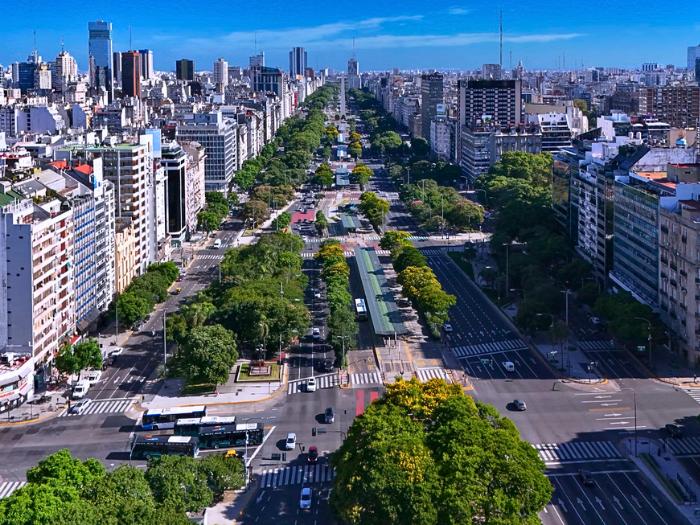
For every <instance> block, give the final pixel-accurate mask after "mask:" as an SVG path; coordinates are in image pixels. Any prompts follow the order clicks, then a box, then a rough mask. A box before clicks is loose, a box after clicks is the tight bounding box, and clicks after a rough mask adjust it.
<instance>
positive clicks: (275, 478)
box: [260, 463, 335, 488]
mask: <svg viewBox="0 0 700 525" xmlns="http://www.w3.org/2000/svg"><path fill="white" fill-rule="evenodd" d="M261 476H262V482H261V484H260V485H261V486H262V487H264V488H275V487H283V486H288V485H300V484H307V483H309V484H310V483H326V482H328V481H331V480H333V478H335V469H333V468H332V467H331V466H330V465H326V464H320V463H316V464H314V465H303V466H302V465H299V466H296V467H295V466H289V467H281V468H275V469H268V470H263V471H262V473H261Z"/></svg>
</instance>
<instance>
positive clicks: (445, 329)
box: [442, 323, 452, 334]
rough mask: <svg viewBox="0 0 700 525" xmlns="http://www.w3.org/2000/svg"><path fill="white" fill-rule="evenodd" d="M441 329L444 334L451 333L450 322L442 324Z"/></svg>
mask: <svg viewBox="0 0 700 525" xmlns="http://www.w3.org/2000/svg"><path fill="white" fill-rule="evenodd" d="M442 329H443V330H444V331H445V333H446V334H451V333H452V325H451V324H450V323H445V324H444V325H442Z"/></svg>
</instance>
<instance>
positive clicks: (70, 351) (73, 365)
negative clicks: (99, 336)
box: [56, 339, 102, 374]
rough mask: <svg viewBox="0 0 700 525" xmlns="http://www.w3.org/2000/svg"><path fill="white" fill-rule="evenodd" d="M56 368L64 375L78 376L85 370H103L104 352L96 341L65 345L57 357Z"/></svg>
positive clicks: (89, 340) (88, 340) (90, 340)
mask: <svg viewBox="0 0 700 525" xmlns="http://www.w3.org/2000/svg"><path fill="white" fill-rule="evenodd" d="M56 368H57V369H58V370H59V371H60V372H61V373H63V374H77V373H78V372H80V371H81V370H83V369H85V368H94V369H97V370H99V369H100V368H102V351H101V350H100V345H99V344H98V343H97V340H96V339H86V340H85V341H80V342H79V343H76V344H74V345H72V346H71V345H64V346H62V347H61V349H60V350H59V352H58V355H57V356H56Z"/></svg>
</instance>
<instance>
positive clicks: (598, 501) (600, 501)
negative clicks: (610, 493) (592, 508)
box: [595, 496, 605, 510]
mask: <svg viewBox="0 0 700 525" xmlns="http://www.w3.org/2000/svg"><path fill="white" fill-rule="evenodd" d="M595 501H596V503H598V505H600V509H601V510H605V505H603V500H602V499H600V498H599V497H598V496H596V497H595Z"/></svg>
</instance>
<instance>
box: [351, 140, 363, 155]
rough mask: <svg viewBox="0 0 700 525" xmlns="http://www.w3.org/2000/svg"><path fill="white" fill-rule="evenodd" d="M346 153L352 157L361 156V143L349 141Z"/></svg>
mask: <svg viewBox="0 0 700 525" xmlns="http://www.w3.org/2000/svg"><path fill="white" fill-rule="evenodd" d="M348 153H349V154H350V156H351V157H352V158H353V159H359V158H360V157H361V156H362V143H361V142H359V141H358V142H351V143H350V145H349V146H348Z"/></svg>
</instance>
